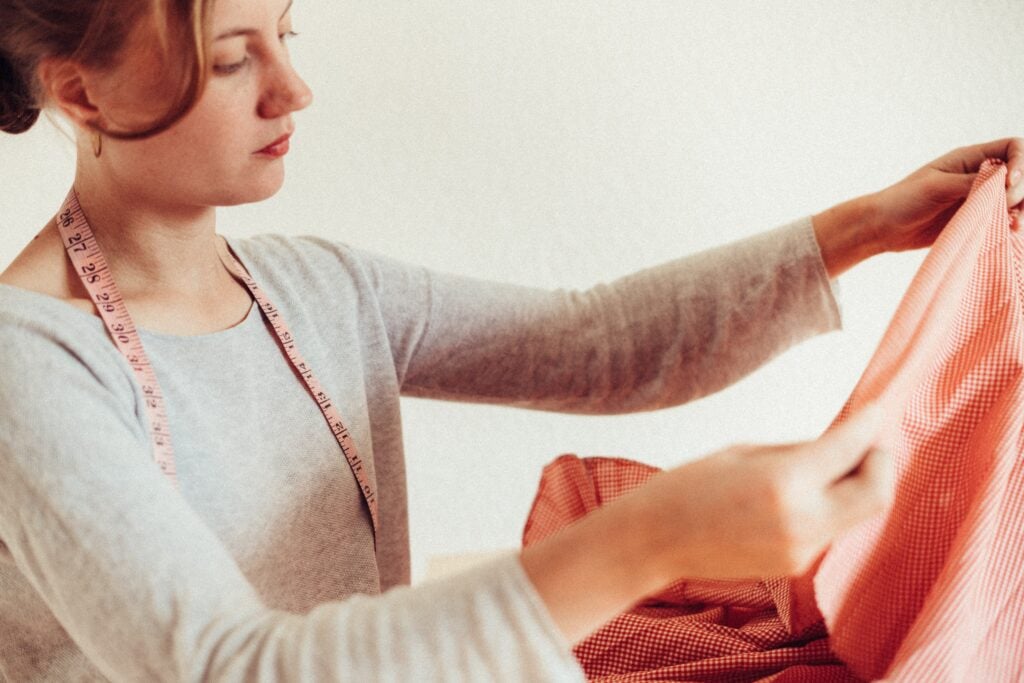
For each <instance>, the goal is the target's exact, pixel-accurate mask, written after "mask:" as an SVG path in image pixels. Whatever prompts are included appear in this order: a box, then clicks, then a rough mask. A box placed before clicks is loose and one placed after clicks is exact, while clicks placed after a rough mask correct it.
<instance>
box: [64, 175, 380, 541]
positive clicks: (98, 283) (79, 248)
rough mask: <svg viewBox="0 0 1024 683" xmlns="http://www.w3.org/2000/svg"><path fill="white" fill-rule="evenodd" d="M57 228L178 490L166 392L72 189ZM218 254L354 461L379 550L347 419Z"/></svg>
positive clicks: (239, 270) (157, 456)
mask: <svg viewBox="0 0 1024 683" xmlns="http://www.w3.org/2000/svg"><path fill="white" fill-rule="evenodd" d="M57 228H58V230H60V233H61V237H62V239H63V244H64V249H65V250H66V251H67V253H68V256H69V257H70V258H71V263H72V265H73V266H74V268H75V272H76V273H77V274H78V277H79V278H80V279H81V280H82V284H83V285H84V286H85V289H86V291H88V292H89V298H90V299H92V301H93V303H94V304H96V308H97V309H98V310H99V314H100V317H101V318H102V319H103V324H104V325H105V326H106V328H107V332H108V333H109V334H110V336H111V338H113V340H114V344H115V345H116V346H117V348H118V350H119V351H120V352H121V354H122V355H123V356H124V357H125V358H126V359H127V361H128V364H129V365H130V366H131V368H132V371H133V373H134V374H135V379H136V381H138V383H139V385H140V386H141V387H142V393H143V396H144V397H145V401H146V414H147V415H148V416H149V425H150V430H149V433H150V441H151V442H152V444H153V457H154V460H156V463H157V465H158V466H159V467H160V470H161V471H162V472H163V473H164V474H165V475H166V476H167V477H168V478H169V479H170V480H171V483H172V484H173V485H174V486H175V488H178V478H177V472H176V470H175V468H174V449H173V448H172V446H171V433H170V426H169V423H168V420H167V411H166V410H165V408H164V398H163V394H162V393H161V392H160V385H159V383H158V382H157V379H156V373H155V372H154V371H153V366H152V365H151V364H150V362H149V359H148V358H147V357H146V352H145V350H144V349H143V348H142V340H141V339H140V338H139V333H138V330H137V328H136V327H135V323H134V322H133V321H132V317H131V315H130V314H129V313H128V308H127V306H125V303H124V299H123V298H122V297H121V293H120V291H119V290H118V288H117V284H116V283H115V282H114V277H113V275H112V274H111V272H110V269H109V268H108V266H107V261H106V259H105V258H104V257H103V252H102V250H101V249H100V245H99V243H98V242H97V241H96V237H95V235H93V232H92V228H90V227H89V221H88V220H86V218H85V213H84V212H83V211H82V206H81V204H80V203H79V202H78V194H77V193H76V192H75V188H74V187H72V188H71V190H70V191H69V192H68V196H67V198H66V199H65V200H64V204H63V205H62V206H61V209H60V214H59V215H58V217H57ZM216 237H217V253H218V255H219V256H220V260H221V263H223V264H224V267H225V268H227V269H228V272H230V273H231V275H232V276H233V277H234V278H235V279H236V280H238V281H240V282H241V283H242V284H244V285H245V286H246V288H247V289H248V290H249V293H250V294H251V295H252V297H253V299H255V301H256V304H257V305H258V306H259V308H260V312H261V314H262V315H263V317H264V318H265V319H266V320H267V321H268V322H269V323H270V324H271V326H272V327H273V328H274V333H275V334H276V335H277V339H278V341H279V342H280V345H281V348H282V349H283V350H284V352H285V355H286V356H287V357H288V360H289V361H290V362H291V364H292V366H293V367H294V368H295V370H296V371H297V372H298V373H299V375H300V376H301V377H302V381H303V382H304V383H305V384H306V388H307V389H308V390H309V393H310V395H311V396H312V397H313V400H314V401H316V404H317V406H319V408H320V412H321V413H323V416H324V419H325V420H327V425H328V427H330V430H331V433H332V434H333V435H334V438H335V440H336V441H337V442H338V446H340V447H341V452H342V454H343V455H344V456H345V460H347V461H348V464H349V467H350V468H351V469H352V474H353V475H355V478H356V482H357V483H358V484H359V489H360V491H362V494H363V498H364V499H365V501H366V506H367V508H369V510H370V519H371V520H372V522H373V541H374V547H376V544H377V535H378V530H379V522H378V518H377V491H376V487H375V486H374V484H373V483H372V482H371V481H370V480H369V477H368V476H367V473H366V470H365V469H364V467H363V460H362V458H360V456H359V452H358V451H357V450H356V444H355V442H354V441H353V440H352V435H351V434H350V433H349V431H348V428H347V427H345V424H344V423H343V422H342V420H341V416H340V415H339V414H338V410H337V408H335V407H334V401H332V400H331V398H330V396H328V395H327V392H325V391H324V389H323V387H322V386H321V385H320V383H319V382H318V381H317V379H316V377H315V376H314V375H313V369H312V368H311V367H310V366H309V363H307V362H306V360H305V359H304V358H303V357H302V356H301V355H300V354H299V351H298V348H297V347H296V341H295V335H293V334H292V331H291V330H290V329H289V328H288V325H286V324H285V321H284V319H283V318H282V317H281V313H280V311H278V310H277V307H276V306H274V304H273V303H272V302H271V301H270V298H269V297H267V295H266V293H265V292H264V291H263V290H262V289H261V288H260V286H259V285H258V284H257V283H256V281H255V280H253V279H252V277H251V276H250V275H249V273H248V272H247V271H246V270H245V268H244V267H243V266H242V264H241V263H240V262H239V261H238V259H237V258H235V256H234V255H233V254H232V253H231V251H230V248H229V247H228V245H227V243H226V241H225V240H224V238H223V237H221V236H220V235H217V236H216Z"/></svg>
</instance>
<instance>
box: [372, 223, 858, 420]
mask: <svg viewBox="0 0 1024 683" xmlns="http://www.w3.org/2000/svg"><path fill="white" fill-rule="evenodd" d="M357 253H358V255H359V256H360V258H361V260H362V261H363V263H364V267H365V268H366V270H367V271H368V272H369V273H370V277H371V279H372V281H373V286H374V287H375V289H376V291H377V296H378V297H379V305H380V308H381V311H382V313H383V316H384V321H385V325H386V326H387V327H388V335H389V338H390V339H391V340H392V352H393V354H394V357H395V363H396V370H397V374H398V377H399V380H400V382H401V386H402V392H403V393H404V394H406V395H410V396H418V397H427V398H441V399H451V400H463V401H476V402H486V403H505V404H511V405H516V406H521V407H529V408H539V409H546V410H555V411H563V412H577V413H625V412H633V411H642V410H652V409H656V408H664V407H668V406H673V405H678V404H680V403H684V402H686V401H689V400H693V399H696V398H699V397H702V396H705V395H707V394H711V393H713V392H715V391H718V390H720V389H722V388H724V387H726V386H728V385H730V384H732V383H733V382H736V381H737V380H739V379H740V378H742V377H743V376H745V375H746V374H748V373H750V372H752V371H753V370H755V369H757V368H758V367H759V366H761V365H762V364H764V363H765V362H767V361H768V360H770V359H771V358H773V357H775V356H776V355H778V354H779V353H781V352H782V351H784V350H786V349H787V348H789V347H790V346H792V345H793V344H795V343H797V342H799V341H802V340H803V339H806V338H808V337H810V336H812V335H815V334H819V333H822V332H827V331H831V330H835V329H839V328H840V327H841V317H840V310H839V305H838V303H837V300H836V296H837V290H836V289H835V288H834V287H835V284H834V283H832V282H830V281H829V279H828V275H827V273H826V270H825V265H824V262H823V261H822V257H821V252H820V250H819V247H818V244H817V241H816V239H815V236H814V231H813V227H812V223H811V217H810V216H805V217H803V218H799V219H797V220H794V221H792V222H790V223H787V224H784V225H781V226H778V227H776V228H775V229H772V230H769V231H767V232H764V233H761V234H757V235H754V236H752V237H748V238H746V239H742V240H739V241H737V242H734V243H731V244H727V245H724V246H721V247H718V248H714V249H710V250H707V251H704V252H700V253H697V254H693V255H690V256H686V257H683V258H679V259H676V260H673V261H669V262H667V263H664V264H662V265H659V266H655V267H652V268H648V269H645V270H641V271H639V272H636V273H634V274H631V275H627V276H625V277H622V278H620V279H617V280H615V281H613V282H610V283H602V284H598V285H596V286H594V287H591V288H590V289H587V290H585V291H568V290H544V289H539V288H534V287H527V286H520V285H511V284H503V283H496V282H489V281H485V280H479V279H474V278H469V277H460V276H456V275H451V274H446V273H440V272H434V271H429V270H426V269H423V268H416V267H412V266H408V265H405V264H402V263H399V262H397V261H394V260H391V259H389V258H387V257H383V256H380V255H375V254H369V253H366V252H357Z"/></svg>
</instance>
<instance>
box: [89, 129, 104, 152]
mask: <svg viewBox="0 0 1024 683" xmlns="http://www.w3.org/2000/svg"><path fill="white" fill-rule="evenodd" d="M92 153H93V156H95V157H97V158H98V157H99V156H100V154H102V153H103V133H99V132H96V131H93V134H92Z"/></svg>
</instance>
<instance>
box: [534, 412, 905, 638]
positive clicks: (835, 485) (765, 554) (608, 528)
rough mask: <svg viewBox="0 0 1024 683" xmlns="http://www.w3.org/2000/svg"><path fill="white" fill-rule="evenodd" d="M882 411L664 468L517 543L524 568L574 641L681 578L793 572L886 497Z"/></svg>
mask: <svg viewBox="0 0 1024 683" xmlns="http://www.w3.org/2000/svg"><path fill="white" fill-rule="evenodd" d="M881 419H882V415H881V412H880V411H879V410H878V409H877V407H874V408H870V409H866V410H863V411H861V412H860V413H858V414H856V415H855V416H853V417H852V418H850V419H849V420H847V421H846V422H844V423H842V424H841V425H838V426H837V427H836V428H834V429H833V430H831V431H829V432H828V433H826V434H825V435H823V436H822V437H820V438H819V439H817V440H816V441H811V442H806V443H798V444H789V445H777V446H735V447H732V448H728V449H725V450H723V451H720V452H718V453H715V454H713V455H710V456H708V457H705V458H703V459H701V460H698V461H695V462H692V463H687V464H685V465H682V466H679V467H676V468H674V469H671V470H667V471H664V472H660V473H658V474H656V475H655V476H654V477H652V478H651V479H650V480H648V481H647V482H646V483H645V484H644V485H642V486H640V487H638V488H636V489H634V490H632V491H630V492H629V493H627V494H624V495H622V496H620V497H619V498H616V499H614V500H613V501H611V502H610V503H608V504H606V505H604V506H603V507H600V508H598V509H597V510H594V511H593V512H591V513H590V514H588V515H586V516H585V517H583V518H581V519H579V520H577V521H576V522H575V523H573V524H571V525H570V526H568V527H566V528H564V529H562V530H561V531H560V532H558V533H556V534H553V535H551V536H548V537H547V538H544V539H543V540H541V541H538V542H537V543H535V544H532V545H530V546H528V547H526V548H524V549H523V550H522V552H521V555H520V560H521V561H522V564H523V568H524V570H525V571H526V573H527V575H528V576H529V577H530V581H531V582H532V583H533V585H534V586H535V588H536V591H537V593H538V595H539V596H540V597H541V599H542V600H543V601H544V603H545V605H546V607H547V610H548V612H549V613H550V615H551V616H552V618H553V620H554V622H555V624H556V625H557V626H558V628H559V630H560V631H561V632H562V634H563V635H564V636H565V638H566V639H567V640H569V641H570V642H577V641H579V640H580V639H582V638H583V637H585V636H586V635H588V634H589V633H590V632H592V631H593V630H595V629H596V628H597V627H599V626H601V625H602V624H604V623H605V622H607V621H609V620H610V619H611V618H612V617H614V616H615V615H617V614H619V613H620V612H623V611H625V610H626V609H628V608H629V607H630V606H631V605H632V604H634V603H635V602H637V601H638V600H640V599H641V598H643V597H644V596H647V595H650V594H652V593H656V592H657V591H658V590H659V589H661V588H663V587H665V586H667V585H668V584H670V583H672V582H673V581H675V580H677V579H680V578H683V577H688V578H708V579H741V578H760V577H766V576H783V575H796V574H800V573H802V572H803V571H804V570H805V569H807V568H808V567H809V566H810V565H811V563H812V562H813V561H814V560H815V559H816V558H817V557H818V556H819V555H820V554H821V552H822V551H823V550H824V549H825V547H826V546H827V545H828V544H829V542H831V540H832V539H833V538H835V537H837V536H838V535H839V534H841V533H842V532H844V531H846V530H847V529H849V528H850V527H852V526H854V525H855V524H857V523H859V522H861V521H863V520H864V519H866V518H868V517H870V516H872V515H875V514H877V513H879V512H880V511H882V510H883V509H884V508H885V507H886V505H887V504H888V502H889V500H890V499H891V496H892V489H893V487H892V473H891V464H890V462H889V460H888V458H887V456H886V455H885V452H884V451H883V450H881V449H879V448H877V447H876V445H875V440H876V435H877V434H878V427H879V425H880V420H881Z"/></svg>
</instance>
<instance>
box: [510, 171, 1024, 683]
mask: <svg viewBox="0 0 1024 683" xmlns="http://www.w3.org/2000/svg"><path fill="white" fill-rule="evenodd" d="M1005 181H1006V167H1005V165H1004V163H1003V162H1002V160H1000V159H988V160H986V161H985V162H983V163H982V165H981V167H980V168H979V171H978V173H977V175H976V177H975V179H974V183H973V185H972V187H971V191H970V193H969V194H968V197H967V198H966V200H965V201H964V203H963V205H962V206H961V207H960V209H959V210H958V211H957V212H956V214H955V215H954V216H953V218H952V219H951V220H950V221H949V223H948V224H947V225H946V226H945V228H944V230H943V231H942V233H941V234H940V235H939V237H938V239H937V240H936V242H935V244H934V245H933V246H932V248H931V250H930V251H929V253H928V255H927V257H926V258H925V260H924V262H923V263H922V265H921V267H920V269H919V270H918V272H917V273H916V275H915V276H914V278H913V280H912V282H911V284H910V286H909V288H908V290H907V292H906V294H905V295H904V297H903V299H902V300H901V302H900V304H899V306H898V308H897V310H896V313H895V314H894V316H893V319H892V321H891V322H890V324H889V326H888V328H887V330H886V332H885V334H884V335H883V337H882V340H881V341H880V343H879V345H878V347H877V349H876V351H875V353H874V355H873V356H872V358H871V360H870V362H869V363H868V366H867V368H866V369H865V371H864V373H863V375H862V376H861V378H860V380H859V382H858V383H857V385H856V387H855V388H854V390H853V391H852V392H851V394H850V397H849V398H848V399H847V401H846V403H845V404H844V405H843V407H842V409H841V410H840V411H839V413H838V415H837V417H836V419H835V420H834V421H833V423H832V425H831V426H830V429H831V428H833V427H835V426H836V425H838V424H839V423H841V422H842V421H844V420H845V419H847V418H848V417H849V416H850V415H852V414H853V413H855V412H856V411H857V410H859V409H861V408H862V407H864V406H866V405H868V404H869V403H872V402H876V401H879V402H882V404H883V405H884V406H885V412H886V414H887V415H889V416H890V418H889V420H888V422H887V424H886V428H885V429H886V432H885V437H884V440H885V441H886V442H887V446H888V447H889V449H890V450H891V451H892V453H893V456H894V462H895V464H894V466H895V468H896V482H897V484H896V486H897V490H896V500H895V503H894V505H893V506H892V507H891V508H890V509H889V510H888V511H887V512H886V513H883V514H881V515H879V516H878V517H876V518H874V519H871V520H868V521H866V522H864V523H863V524H861V525H859V526H858V527H857V528H855V529H853V530H852V531H851V532H849V533H848V534H846V535H844V536H843V537H842V538H840V539H839V540H838V541H837V542H836V543H834V544H833V545H832V547H831V548H830V549H829V550H828V551H827V552H826V553H825V555H824V556H823V558H822V559H821V560H820V562H819V563H818V564H817V565H816V566H815V567H814V568H813V569H812V570H811V571H809V572H808V573H807V575H805V576H803V577H796V578H787V577H775V578H769V579H765V580H764V581H758V582H750V581H747V582H729V581H707V580H691V579H686V578H681V579H680V580H678V581H676V582H675V583H673V584H672V585H670V586H668V587H666V588H665V589H664V590H662V591H661V592H659V593H658V594H657V595H652V596H648V597H647V598H645V599H644V600H641V601H640V602H638V603H637V604H636V605H634V606H633V607H632V608H631V609H630V610H628V611H627V612H625V613H623V614H620V615H619V616H617V617H616V618H614V619H613V620H611V621H610V622H608V623H607V624H605V625H604V626H602V627H601V628H599V629H598V630H597V631H595V632H593V633H592V634H590V635H589V636H588V637H587V638H585V639H583V640H581V641H580V642H578V643H576V644H575V646H574V654H575V655H576V656H577V658H578V659H579V660H580V663H581V665H582V666H583V668H584V671H585V672H586V673H587V676H588V678H589V679H590V680H593V681H640V680H643V681H655V680H658V681H727V680H728V681H736V680H759V681H772V682H773V683H779V682H781V681H790V682H799V681H807V682H812V681H843V680H863V679H872V680H875V679H882V678H884V679H885V680H889V681H906V682H908V683H909V682H912V681H924V680H927V681H978V680H985V681H1009V680H1019V677H1020V675H1021V673H1022V672H1024V639H1021V638H1020V633H1022V632H1024V599H1022V597H1024V578H1022V577H1024V458H1022V457H1021V453H1022V448H1024V444H1022V442H1021V441H1022V432H1024V386H1022V381H1021V367H1022V365H1024V344H1022V342H1024V335H1022V324H1021V320H1022V315H1021V295H1022V272H1021V269H1022V266H1021V263H1022V258H1024V243H1022V237H1021V234H1020V233H1019V232H1016V231H1011V230H1010V222H1009V213H1008V211H1007V209H1006V201H1007V200H1006V190H1005ZM657 471H658V470H657V468H654V467H651V466H649V465H645V464H643V463H639V462H636V461H632V460H627V459H624V458H578V457H576V456H574V455H563V456H561V457H559V458H557V459H556V460H555V461H553V462H552V463H551V464H549V465H548V466H547V467H546V468H545V469H544V472H543V474H542V477H541V483H540V486H539V489H538V493H537V496H536V498H535V500H534V504H533V507H532V509H531V511H530V513H529V515H528V518H527V523H526V526H525V529H524V535H523V544H524V545H529V544H530V543H533V542H536V541H538V540H540V539H541V538H543V537H545V536H548V535H550V534H552V533H555V532H556V531H557V530H558V529H560V528H562V527H563V526H565V525H567V524H569V523H571V522H572V521H574V520H575V519H578V518H579V517H582V516H583V515H585V514H587V513H588V512H590V511H592V510H593V509H595V508H596V507H599V506H600V505H602V504H604V503H606V502H608V501H610V500H612V499H614V498H615V497H616V496H618V495H621V494H622V493H625V492H626V491H629V490H631V489H633V488H635V487H636V486H640V485H642V484H643V482H644V481H646V479H647V478H649V477H650V476H652V475H653V474H654V473H656V472H657Z"/></svg>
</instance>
